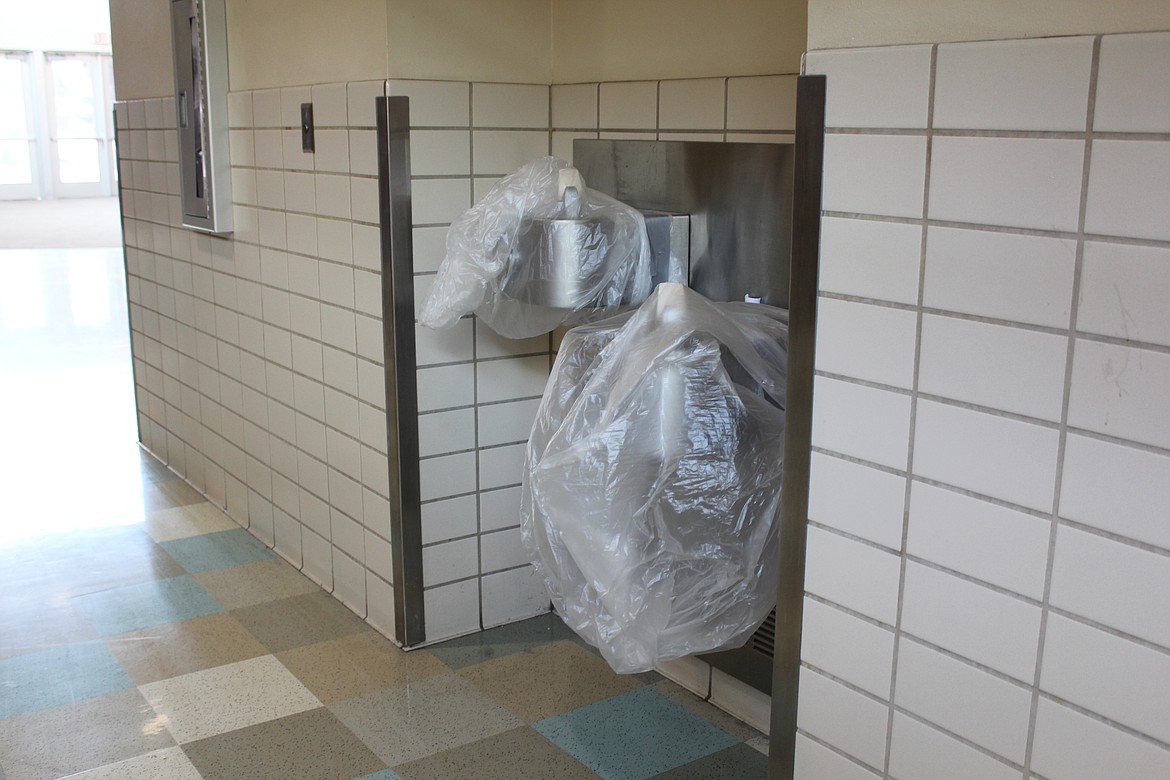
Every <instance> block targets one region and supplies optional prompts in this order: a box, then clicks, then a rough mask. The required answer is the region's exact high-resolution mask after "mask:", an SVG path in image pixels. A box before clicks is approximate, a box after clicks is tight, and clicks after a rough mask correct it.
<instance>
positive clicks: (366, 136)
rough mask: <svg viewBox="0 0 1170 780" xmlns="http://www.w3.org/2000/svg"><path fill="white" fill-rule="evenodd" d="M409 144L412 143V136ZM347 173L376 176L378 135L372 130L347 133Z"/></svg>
mask: <svg viewBox="0 0 1170 780" xmlns="http://www.w3.org/2000/svg"><path fill="white" fill-rule="evenodd" d="M411 143H412V144H413V143H414V136H413V134H411ZM349 172H350V173H355V174H361V175H363V176H377V175H378V134H377V133H376V132H374V131H373V130H350V131H349Z"/></svg>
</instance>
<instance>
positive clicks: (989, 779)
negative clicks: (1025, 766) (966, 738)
mask: <svg viewBox="0 0 1170 780" xmlns="http://www.w3.org/2000/svg"><path fill="white" fill-rule="evenodd" d="M941 767H946V776H947V778H950V779H953V780H1009V778H1010V780H1016V778H1019V776H1020V771H1019V770H1018V769H1012V768H1011V767H1010V766H1008V765H1007V764H1005V763H1003V762H1002V761H997V760H996V759H994V758H992V757H990V756H988V755H987V754H986V753H981V752H980V751H978V750H976V749H974V748H972V747H970V746H968V745H964V744H963V743H962V742H959V741H958V740H957V739H954V738H953V737H949V736H947V735H946V734H943V733H942V732H941V731H937V730H935V729H933V728H931V727H930V726H927V725H926V724H924V723H920V722H919V721H917V720H915V719H913V718H911V717H908V716H906V715H903V714H902V713H900V712H895V713H894V734H893V738H892V740H891V742H890V775H891V776H892V777H897V778H898V780H934V779H935V778H937V777H938V773H939V770H940V768H941Z"/></svg>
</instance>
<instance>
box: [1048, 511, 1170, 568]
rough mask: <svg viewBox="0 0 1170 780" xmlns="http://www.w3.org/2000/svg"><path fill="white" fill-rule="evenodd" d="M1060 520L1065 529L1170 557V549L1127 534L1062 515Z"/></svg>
mask: <svg viewBox="0 0 1170 780" xmlns="http://www.w3.org/2000/svg"><path fill="white" fill-rule="evenodd" d="M1058 520H1059V522H1060V525H1061V526H1062V527H1064V528H1070V529H1072V530H1075V531H1080V532H1082V533H1085V534H1089V535H1091V536H1096V537H1099V538H1101V539H1107V540H1109V541H1111V542H1117V543H1118V544H1123V545H1125V546H1126V547H1130V548H1133V549H1135V550H1141V551H1143V552H1148V553H1152V554H1154V555H1157V556H1159V557H1163V558H1166V557H1170V547H1159V546H1158V545H1156V544H1151V543H1150V542H1143V541H1141V540H1140V539H1134V538H1133V537H1130V536H1126V535H1125V534H1121V533H1118V532H1116V531H1110V530H1108V529H1105V528H1098V527H1097V526H1094V525H1091V524H1089V523H1085V522H1081V521H1079V520H1072V519H1069V518H1067V517H1065V516H1064V515H1061V516H1060V517H1059V518H1058Z"/></svg>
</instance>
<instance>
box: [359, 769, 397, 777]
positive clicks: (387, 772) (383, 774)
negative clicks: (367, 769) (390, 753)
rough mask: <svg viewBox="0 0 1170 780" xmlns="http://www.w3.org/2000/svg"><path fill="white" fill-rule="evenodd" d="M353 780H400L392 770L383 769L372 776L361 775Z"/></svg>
mask: <svg viewBox="0 0 1170 780" xmlns="http://www.w3.org/2000/svg"><path fill="white" fill-rule="evenodd" d="M355 780H402V777H400V776H399V774H398V773H397V772H395V771H394V770H393V769H383V770H382V771H381V772H374V774H372V775H362V776H361V777H358V778H355Z"/></svg>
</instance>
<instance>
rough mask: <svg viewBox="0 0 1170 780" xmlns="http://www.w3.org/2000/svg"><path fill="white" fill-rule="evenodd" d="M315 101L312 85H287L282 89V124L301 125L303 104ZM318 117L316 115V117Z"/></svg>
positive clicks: (287, 125)
mask: <svg viewBox="0 0 1170 780" xmlns="http://www.w3.org/2000/svg"><path fill="white" fill-rule="evenodd" d="M311 102H313V94H312V90H311V88H310V87H285V88H283V89H281V90H280V126H281V127H300V126H301V105H302V104H303V103H311ZM314 119H316V117H314Z"/></svg>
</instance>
